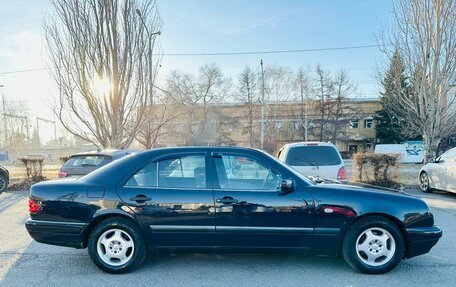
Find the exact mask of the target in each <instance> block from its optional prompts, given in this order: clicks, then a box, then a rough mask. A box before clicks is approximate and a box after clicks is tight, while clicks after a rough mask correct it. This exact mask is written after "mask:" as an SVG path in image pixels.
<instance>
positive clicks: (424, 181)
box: [420, 171, 432, 192]
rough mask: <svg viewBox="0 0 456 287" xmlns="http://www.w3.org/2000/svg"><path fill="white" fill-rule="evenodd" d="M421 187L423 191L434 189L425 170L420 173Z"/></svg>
mask: <svg viewBox="0 0 456 287" xmlns="http://www.w3.org/2000/svg"><path fill="white" fill-rule="evenodd" d="M420 189H421V191H423V192H431V191H432V189H431V187H430V186H429V176H428V174H427V173H426V172H425V171H423V172H422V173H420Z"/></svg>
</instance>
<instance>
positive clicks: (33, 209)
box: [29, 198, 41, 214]
mask: <svg viewBox="0 0 456 287" xmlns="http://www.w3.org/2000/svg"><path fill="white" fill-rule="evenodd" d="M40 211H41V205H39V204H38V203H37V202H36V201H34V200H33V199H31V198H29V212H30V213H31V214H36V213H39V212H40Z"/></svg>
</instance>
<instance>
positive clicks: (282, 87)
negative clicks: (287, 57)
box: [258, 66, 295, 151]
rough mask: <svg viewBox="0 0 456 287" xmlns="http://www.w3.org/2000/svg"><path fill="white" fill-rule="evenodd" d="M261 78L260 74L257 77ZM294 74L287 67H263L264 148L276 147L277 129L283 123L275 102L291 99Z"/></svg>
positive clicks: (271, 149)
mask: <svg viewBox="0 0 456 287" xmlns="http://www.w3.org/2000/svg"><path fill="white" fill-rule="evenodd" d="M258 79H259V80H261V76H260V77H258ZM294 80H295V76H294V74H293V71H292V70H291V69H290V68H288V67H281V66H266V67H265V69H264V83H265V84H264V85H265V103H264V105H265V106H266V109H265V110H266V113H265V125H266V127H265V130H266V133H265V143H264V145H265V147H264V149H265V150H269V151H274V150H275V149H276V148H277V147H276V145H277V138H279V131H280V130H281V129H282V128H283V126H284V125H285V121H284V119H283V116H282V114H281V112H280V105H277V103H280V102H286V101H289V100H292V98H293V92H294V88H295V85H294Z"/></svg>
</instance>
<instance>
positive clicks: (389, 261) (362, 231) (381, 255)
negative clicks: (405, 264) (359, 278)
mask: <svg viewBox="0 0 456 287" xmlns="http://www.w3.org/2000/svg"><path fill="white" fill-rule="evenodd" d="M404 250H405V241H404V237H403V236H402V233H401V231H400V230H399V228H398V227H397V225H396V224H395V223H394V222H392V221H391V220H388V219H386V218H384V217H381V216H370V217H366V218H364V219H362V220H360V221H358V222H356V223H355V224H353V225H352V226H351V227H350V228H349V230H348V231H347V233H346V235H345V238H344V241H343V244H342V255H343V257H344V259H345V261H346V262H347V263H348V264H349V265H350V266H351V267H352V268H353V269H355V270H358V271H360V272H362V273H367V274H383V273H386V272H389V271H391V270H393V269H394V268H395V267H396V266H397V265H398V264H399V262H400V261H401V260H402V258H403V256H404Z"/></svg>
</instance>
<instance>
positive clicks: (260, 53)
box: [0, 44, 380, 75]
mask: <svg viewBox="0 0 456 287" xmlns="http://www.w3.org/2000/svg"><path fill="white" fill-rule="evenodd" d="M378 47H380V45H377V44H375V45H359V46H342V47H327V48H310V49H296V50H273V51H246V52H213V53H163V54H156V55H155V56H235V55H262V54H290V53H305V52H320V51H338V50H354V49H369V48H378ZM52 69H54V68H48V67H41V68H32V69H25V70H14V71H6V72H0V75H7V74H17V73H26V72H36V71H45V70H52Z"/></svg>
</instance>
